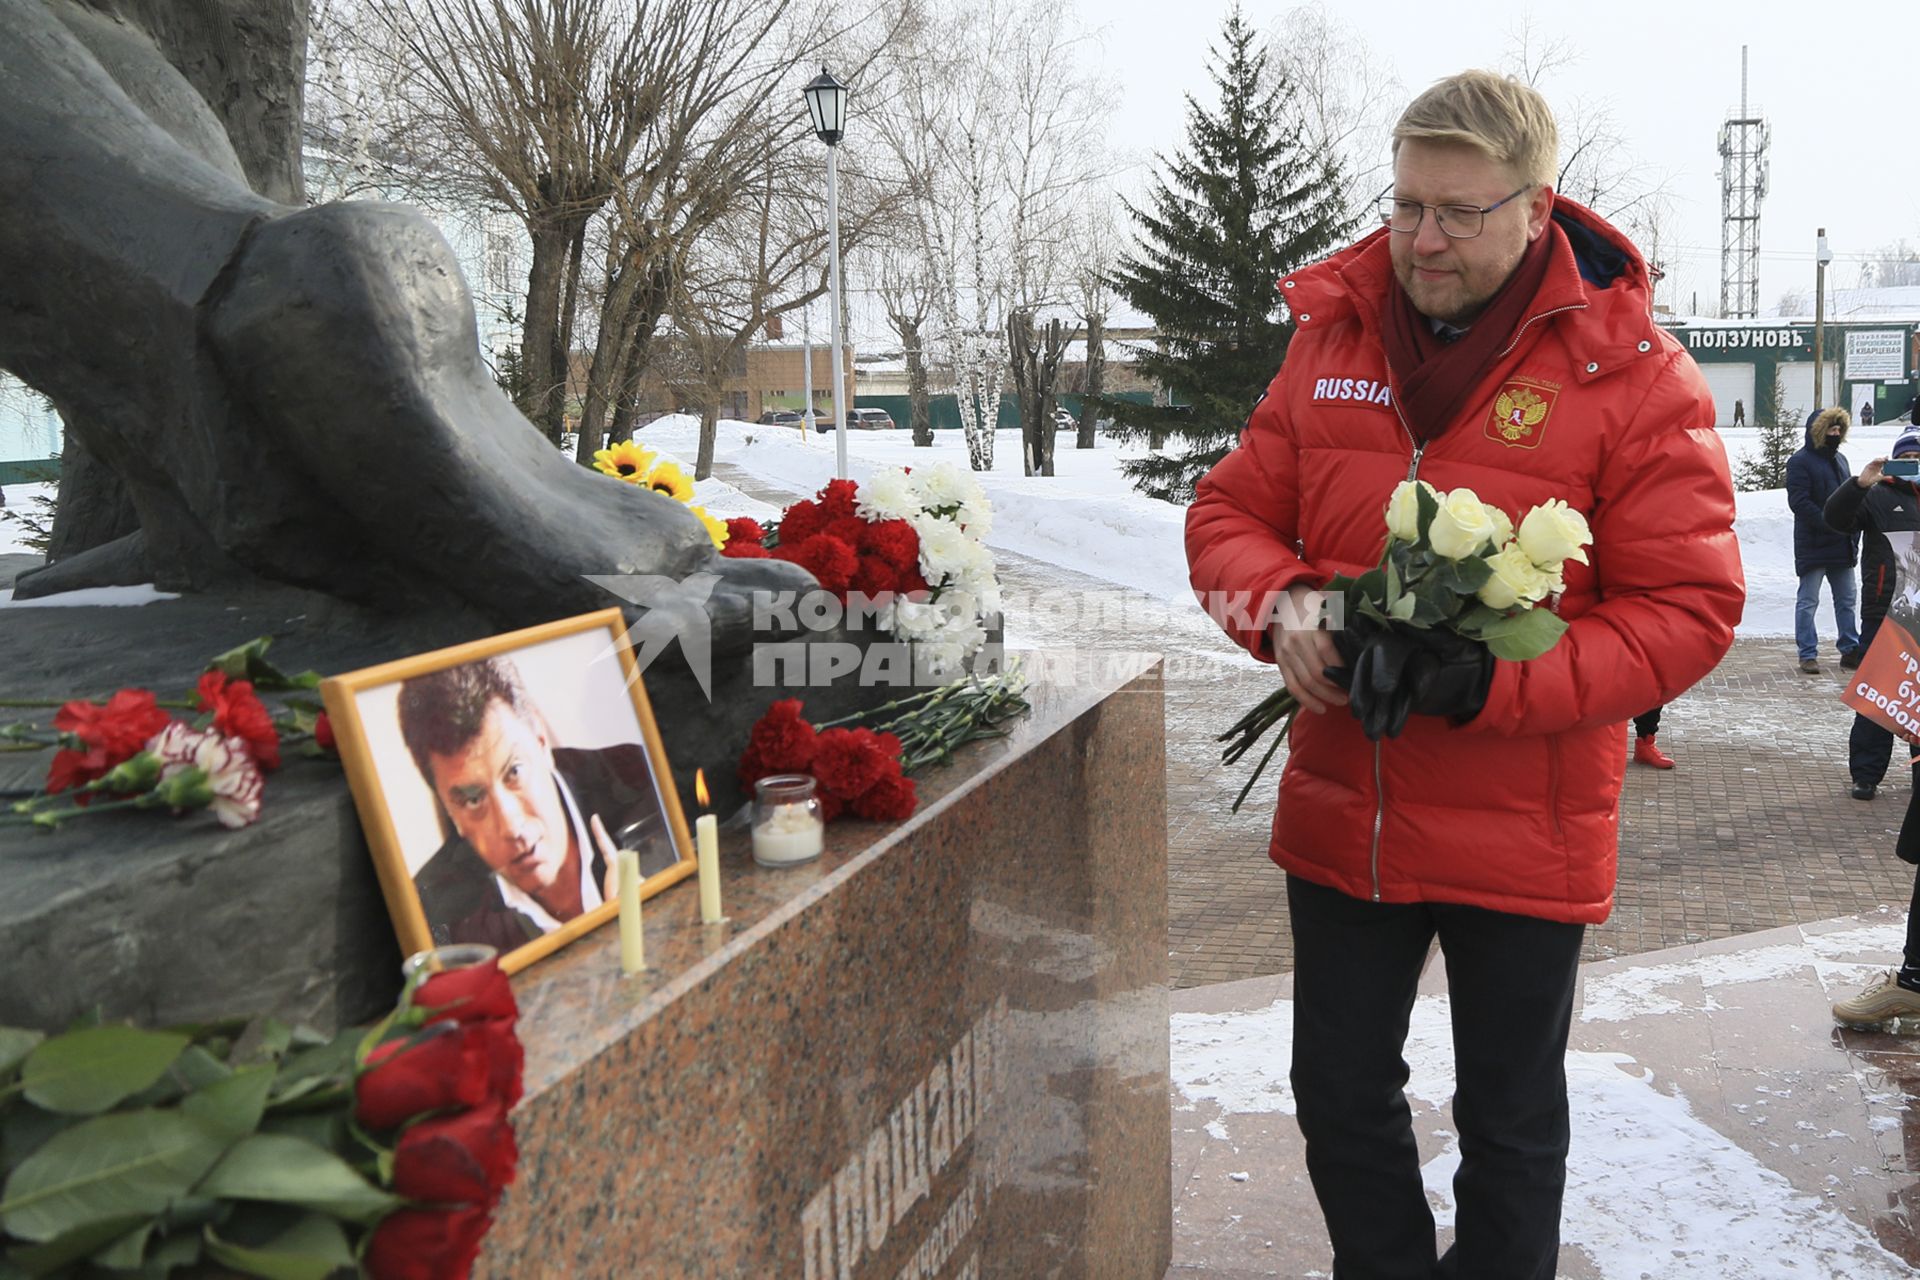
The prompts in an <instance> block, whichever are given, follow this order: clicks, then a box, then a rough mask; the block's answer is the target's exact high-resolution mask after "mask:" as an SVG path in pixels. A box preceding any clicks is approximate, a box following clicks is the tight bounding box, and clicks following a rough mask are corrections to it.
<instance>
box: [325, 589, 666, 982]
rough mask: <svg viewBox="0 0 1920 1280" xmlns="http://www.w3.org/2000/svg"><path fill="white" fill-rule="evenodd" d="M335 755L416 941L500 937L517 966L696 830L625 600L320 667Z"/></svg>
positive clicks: (410, 942)
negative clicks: (456, 641) (634, 862)
mask: <svg viewBox="0 0 1920 1280" xmlns="http://www.w3.org/2000/svg"><path fill="white" fill-rule="evenodd" d="M320 692H321V697H322V698H323V699H324V700H325V702H326V706H327V714H328V716H329V717H330V718H331V720H332V723H333V731H334V738H335V741H336V743H337V744H338V747H339V750H340V760H341V763H342V764H343V765H344V766H345V768H346V772H347V783H348V786H349V787H350V788H351V789H352V791H353V800H354V805H355V807H356V808H357V809H358V810H359V813H360V825H361V826H362V827H363V828H364V829H365V831H366V834H367V843H368V844H369V845H370V846H371V848H372V851H373V860H374V865H375V868H376V870H377V871H378V872H379V875H380V887H381V889H382V890H383V891H384V893H385V895H386V900H387V909H388V911H389V912H390V913H391V914H392V916H393V924H394V930H395V932H397V933H398V934H399V936H400V945H401V947H402V949H403V950H405V951H406V952H408V953H412V952H415V951H423V950H425V949H427V948H429V947H437V946H446V945H448V944H450V943H456V942H479V943H486V944H487V945H489V946H493V947H496V948H498V949H499V952H500V964H501V967H502V968H504V969H506V970H508V971H509V972H512V971H514V970H517V969H520V968H523V967H525V966H526V965H528V964H530V963H532V962H533V961H535V960H538V959H539V958H540V957H542V956H544V955H547V954H548V953H550V952H552V951H553V950H554V949H556V948H558V947H561V946H564V945H565V944H567V943H568V942H571V941H572V940H573V939H575V938H578V937H579V936H580V935H582V934H584V933H586V932H587V931H588V930H590V929H593V928H595V927H596V926H598V925H601V924H604V923H605V922H606V921H608V920H611V919H613V918H614V916H615V915H616V914H618V911H619V904H618V901H617V894H616V890H615V883H614V876H615V861H616V860H615V856H614V855H615V853H616V851H618V850H620V849H633V850H636V851H637V852H638V853H639V855H640V874H641V877H642V882H641V888H640V892H641V896H642V897H651V896H652V895H654V894H656V893H659V892H660V891H661V890H662V889H665V888H666V887H668V886H669V885H672V884H676V883H678V882H679V881H681V880H684V879H685V878H686V877H687V876H689V875H692V874H693V872H694V866H695V863H694V853H693V841H692V839H691V838H690V837H689V835H688V831H687V821H686V817H685V815H684V814H683V813H682V812H681V809H680V798H679V795H678V793H677V792H676V791H675V790H674V786H673V775H672V773H671V772H670V771H669V770H668V768H667V753H666V747H665V746H664V744H663V743H662V742H661V740H660V729H659V726H658V725H656V724H655V723H654V718H653V708H652V706H651V704H649V703H648V701H647V691H646V687H645V686H644V685H643V684H642V683H641V681H640V672H639V668H638V667H637V666H636V664H635V662H634V658H633V651H632V649H631V647H630V646H629V645H628V644H627V638H626V622H625V620H624V619H623V618H622V617H621V614H620V610H618V609H606V610H602V611H601V612H598V613H590V614H584V615H582V616H580V617H578V618H567V619H563V620H561V621H559V622H551V623H547V624H546V625H544V626H539V627H530V628H528V629H527V630H525V631H514V632H509V633H508V634H506V635H500V636H494V637H491V638H489V639H486V640H476V641H474V642H472V643H470V644H463V645H457V646H455V647H453V648H451V649H440V650H436V651H434V652H432V653H423V654H420V655H418V656H416V657H411V658H403V659H401V660H399V661H397V662H389V663H385V664H383V665H381V666H377V667H368V668H366V669H365V670H362V671H355V672H352V673H350V674H347V675H343V676H337V677H335V678H333V679H330V680H327V681H325V682H323V683H322V684H321V686H320Z"/></svg>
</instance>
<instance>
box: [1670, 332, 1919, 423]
mask: <svg viewBox="0 0 1920 1280" xmlns="http://www.w3.org/2000/svg"><path fill="white" fill-rule="evenodd" d="M1660 327H1661V328H1663V329H1665V330H1666V331H1667V332H1668V333H1671V334H1672V335H1673V336H1674V338H1675V339H1676V340H1677V341H1678V342H1679V343H1680V345H1681V346H1682V347H1684V348H1686V351H1687V354H1688V355H1690V356H1692V357H1693V358H1694V360H1695V362H1696V363H1698V364H1699V366H1700V371H1701V372H1702V373H1703V374H1705V375H1706V379H1707V385H1708V387H1710V388H1711V389H1712V391H1713V403H1714V409H1715V421H1716V423H1717V425H1719V426H1722V427H1731V426H1734V425H1736V419H1738V421H1739V423H1741V424H1744V425H1746V426H1753V425H1755V420H1756V417H1757V414H1758V412H1759V410H1758V405H1759V404H1761V403H1762V402H1763V401H1764V399H1765V397H1764V395H1763V394H1762V393H1763V392H1764V391H1766V390H1767V389H1768V388H1769V387H1772V388H1775V389H1776V390H1777V405H1778V412H1779V416H1780V420H1781V421H1783V422H1803V421H1805V420H1806V417H1807V414H1809V413H1811V412H1812V411H1813V410H1815V409H1819V408H1825V407H1827V406H1830V405H1842V406H1844V407H1845V408H1846V409H1847V410H1848V411H1850V412H1851V413H1853V414H1854V416H1855V417H1856V418H1858V417H1859V416H1861V409H1862V406H1865V405H1871V406H1872V408H1873V419H1874V421H1875V422H1886V421H1889V420H1891V419H1893V418H1896V417H1898V416H1900V415H1901V414H1903V413H1905V412H1906V411H1907V406H1908V404H1909V403H1911V402H1912V400H1913V397H1914V395H1915V393H1916V392H1920V381H1917V380H1916V373H1920V315H1908V316H1904V317H1902V316H1886V317H1881V318H1875V319H1864V320H1863V319H1850V320H1841V321H1834V320H1829V321H1827V323H1826V325H1825V327H1824V333H1823V345H1824V350H1823V351H1822V353H1821V354H1822V357H1823V359H1822V360H1821V366H1822V368H1821V373H1820V399H1821V400H1823V401H1825V404H1824V405H1822V404H1815V403H1814V394H1813V383H1814V367H1815V366H1814V352H1813V342H1814V324H1813V322H1812V321H1811V320H1777V319H1761V320H1702V319H1697V318H1688V319H1672V320H1667V319H1663V320H1661V322H1660Z"/></svg>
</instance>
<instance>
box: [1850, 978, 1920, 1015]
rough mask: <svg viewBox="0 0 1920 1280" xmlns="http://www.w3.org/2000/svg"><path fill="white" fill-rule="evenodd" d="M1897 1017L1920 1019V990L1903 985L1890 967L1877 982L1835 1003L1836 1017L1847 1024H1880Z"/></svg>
mask: <svg viewBox="0 0 1920 1280" xmlns="http://www.w3.org/2000/svg"><path fill="white" fill-rule="evenodd" d="M1895 1018H1920V991H1909V990H1907V989H1906V988H1905V987H1903V986H1901V985H1900V975H1899V974H1898V973H1896V972H1895V971H1894V970H1892V969H1889V970H1887V971H1886V972H1885V973H1883V974H1881V975H1880V977H1879V978H1878V979H1876V980H1875V981H1874V983H1873V985H1871V986H1869V987H1868V988H1867V989H1866V990H1865V991H1862V992H1861V993H1860V994H1859V995H1857V996H1854V997H1852V998H1851V999H1847V1000H1842V1001H1841V1002H1840V1003H1838V1004H1836V1005H1834V1006H1833V1020H1834V1021H1835V1022H1838V1023H1840V1024H1841V1025H1842V1026H1847V1027H1877V1026H1879V1025H1881V1024H1882V1023H1886V1022H1892V1021H1893V1020H1894V1019H1895Z"/></svg>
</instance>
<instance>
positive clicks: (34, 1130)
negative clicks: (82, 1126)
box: [0, 1106, 79, 1179]
mask: <svg viewBox="0 0 1920 1280" xmlns="http://www.w3.org/2000/svg"><path fill="white" fill-rule="evenodd" d="M77 1123H79V1122H78V1121H76V1120H75V1119H74V1118H73V1117H72V1116H63V1115H60V1114H59V1113H57V1112H53V1111H42V1110H41V1109H40V1108H38V1107H30V1106H20V1107H13V1108H11V1109H9V1110H8V1111H7V1112H6V1113H5V1115H4V1117H0V1179H4V1178H5V1177H6V1176H7V1175H9V1174H11V1173H12V1172H13V1171H14V1170H15V1169H18V1168H19V1167H20V1165H21V1163H22V1162H23V1161H25V1160H26V1158H27V1157H28V1156H30V1155H32V1154H33V1153H34V1152H36V1151H38V1150H39V1149H40V1148H41V1147H43V1146H45V1145H46V1144H47V1142H48V1141H50V1140H51V1139H52V1138H53V1136H54V1135H55V1134H56V1133H59V1132H60V1131H61V1130H63V1129H67V1128H70V1127H72V1126H73V1125H75V1124H77Z"/></svg>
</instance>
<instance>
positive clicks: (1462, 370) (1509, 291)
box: [1381, 222, 1555, 443]
mask: <svg viewBox="0 0 1920 1280" xmlns="http://www.w3.org/2000/svg"><path fill="white" fill-rule="evenodd" d="M1554 238H1555V237H1554V228H1553V224H1552V223H1551V222H1549V223H1548V224H1547V229H1546V231H1544V232H1543V233H1541V235H1540V236H1539V237H1538V238H1537V239H1535V240H1534V242H1533V243H1532V244H1530V245H1528V246H1527V251H1526V252H1525V253H1523V254H1522V255H1520V264H1519V265H1518V266H1517V267H1515V268H1514V269H1513V274H1512V275H1510V276H1508V277H1507V282H1506V283H1505V284H1503V285H1501V286H1500V292H1498V293H1496V294H1494V295H1493V300H1492V301H1491V302H1489V303H1488V304H1487V309H1486V310H1485V311H1482V312H1481V313H1480V315H1479V316H1478V317H1477V318H1476V319H1475V320H1474V322H1473V325H1472V327H1471V328H1469V329H1468V330H1467V331H1466V332H1465V333H1464V334H1462V335H1461V336H1460V337H1459V338H1458V339H1457V340H1456V341H1453V342H1447V341H1444V340H1442V338H1441V337H1440V335H1439V334H1437V333H1435V332H1434V331H1433V326H1432V325H1431V324H1430V323H1428V321H1427V317H1425V316H1423V315H1421V314H1420V313H1419V312H1418V311H1416V310H1414V307H1413V299H1412V298H1409V297H1408V296H1407V291H1406V290H1405V289H1402V288H1401V287H1400V278H1399V277H1398V276H1394V277H1393V278H1392V279H1391V280H1389V281H1388V284H1387V306H1386V314H1385V315H1384V316H1383V317H1382V325H1381V328H1382V333H1381V337H1382V339H1383V343H1384V345H1385V347H1386V349H1387V368H1388V369H1389V370H1390V371H1391V372H1392V374H1393V382H1394V394H1395V395H1397V396H1399V397H1400V411H1401V413H1403V414H1404V415H1405V416H1406V420H1407V425H1408V426H1410V427H1412V428H1413V433H1414V435H1415V436H1417V437H1418V438H1419V439H1420V440H1421V441H1422V442H1423V443H1424V442H1425V441H1428V440H1431V439H1433V438H1434V437H1435V436H1438V435H1440V434H1441V433H1442V432H1444V431H1445V430H1446V429H1447V428H1448V427H1449V426H1451V425H1452V424H1453V420H1454V418H1455V417H1456V416H1457V415H1458V414H1459V412H1460V408H1461V406H1462V405H1463V404H1464V403H1465V402H1466V398H1467V395H1468V393H1470V392H1471V391H1472V390H1473V388H1474V385H1475V384H1476V383H1478V382H1479V381H1480V378H1481V376H1482V375H1483V374H1485V373H1486V371H1487V369H1488V367H1489V366H1490V365H1492V364H1493V362H1494V358H1495V356H1496V355H1497V354H1498V353H1499V352H1500V350H1501V349H1502V348H1503V347H1505V346H1506V345H1507V342H1508V341H1509V340H1510V339H1511V338H1512V337H1513V331H1514V330H1515V329H1516V328H1518V327H1519V325H1520V322H1521V321H1522V320H1524V319H1525V318H1526V314H1527V308H1528V307H1529V306H1530V305H1531V304H1532V302H1533V299H1534V295H1535V294H1537V293H1539V292H1540V285H1541V282H1542V281H1544V280H1545V279H1546V278H1547V265H1548V263H1550V262H1551V261H1552V260H1553V241H1554Z"/></svg>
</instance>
